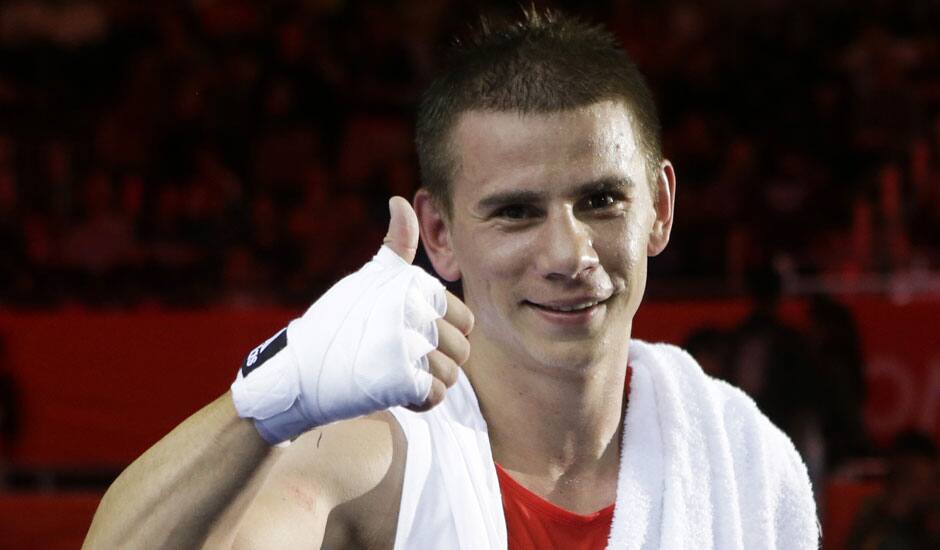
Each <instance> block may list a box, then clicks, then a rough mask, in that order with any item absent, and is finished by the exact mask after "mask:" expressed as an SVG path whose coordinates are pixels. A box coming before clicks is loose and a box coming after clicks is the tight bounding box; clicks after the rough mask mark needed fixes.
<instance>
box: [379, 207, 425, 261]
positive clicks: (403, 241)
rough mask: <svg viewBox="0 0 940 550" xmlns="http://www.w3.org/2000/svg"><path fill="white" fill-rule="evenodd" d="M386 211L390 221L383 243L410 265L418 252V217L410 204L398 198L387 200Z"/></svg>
mask: <svg viewBox="0 0 940 550" xmlns="http://www.w3.org/2000/svg"><path fill="white" fill-rule="evenodd" d="M388 211H389V214H391V219H390V220H389V222H388V233H386V234H385V240H384V241H383V243H384V244H385V245H386V246H388V247H389V248H391V249H392V250H393V251H395V253H396V254H398V255H399V256H401V258H402V259H403V260H405V261H406V262H408V263H409V264H410V263H411V262H413V261H414V259H415V254H416V253H417V252H418V216H417V214H415V211H414V208H412V207H411V204H409V203H408V201H407V200H405V199H403V198H402V197H398V196H395V197H392V198H391V199H389V201H388Z"/></svg>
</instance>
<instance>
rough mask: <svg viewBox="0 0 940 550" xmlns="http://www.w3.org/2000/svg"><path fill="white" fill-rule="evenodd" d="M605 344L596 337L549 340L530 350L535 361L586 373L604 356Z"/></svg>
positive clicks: (563, 370)
mask: <svg viewBox="0 0 940 550" xmlns="http://www.w3.org/2000/svg"><path fill="white" fill-rule="evenodd" d="M603 348H604V344H603V343H602V342H600V341H597V340H594V339H585V340H573V341H548V342H544V343H542V345H538V346H537V348H536V349H532V350H530V354H529V355H530V356H531V357H532V358H533V359H535V361H534V362H535V363H537V364H539V365H542V366H544V367H545V368H546V369H551V370H553V371H559V372H570V373H585V372H586V371H588V370H590V368H591V367H592V366H593V365H596V364H597V363H599V362H600V361H601V359H602V358H603V356H604V353H603V352H604V349H603Z"/></svg>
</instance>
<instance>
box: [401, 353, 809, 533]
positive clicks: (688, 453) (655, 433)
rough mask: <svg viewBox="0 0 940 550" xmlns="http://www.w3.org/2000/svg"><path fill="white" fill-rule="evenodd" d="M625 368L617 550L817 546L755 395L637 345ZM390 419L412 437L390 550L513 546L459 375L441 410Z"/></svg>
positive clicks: (791, 467) (788, 457) (785, 451)
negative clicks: (627, 386)
mask: <svg viewBox="0 0 940 550" xmlns="http://www.w3.org/2000/svg"><path fill="white" fill-rule="evenodd" d="M630 366H631V368H632V369H633V374H632V377H631V384H630V398H629V403H628V406H627V414H626V418H625V420H624V441H623V446H622V448H623V455H622V457H621V465H620V473H619V479H618V486H617V501H616V503H615V507H614V519H613V526H612V528H611V534H610V541H609V544H608V548H609V549H610V550H614V549H616V550H622V549H624V550H626V549H629V550H652V549H657V548H667V549H670V550H672V549H690V550H692V549H694V550H707V549H716V550H726V549H727V550H736V549H741V550H743V549H751V548H761V549H774V548H777V549H784V548H786V549H801V550H802V549H809V548H817V547H818V539H819V525H818V522H817V520H816V508H815V503H814V501H813V495H812V489H811V487H810V483H809V477H808V475H807V473H806V467H805V466H804V464H803V462H802V460H801V459H800V457H799V455H798V454H797V452H796V450H795V449H794V447H793V444H792V443H791V442H790V440H789V439H788V438H787V437H786V435H784V434H783V433H782V432H781V431H780V430H778V429H777V428H776V427H774V426H773V425H772V424H771V423H770V421H769V420H767V418H766V417H765V416H764V415H763V414H761V413H760V412H759V411H758V410H757V407H756V405H755V404H754V402H753V401H752V400H751V399H750V398H749V397H747V396H746V395H745V394H744V393H743V392H741V391H740V390H738V389H736V388H734V387H732V386H730V385H728V384H726V383H724V382H721V381H718V380H715V379H712V378H709V377H708V376H706V375H705V373H704V372H702V370H701V367H699V366H698V364H697V363H695V361H694V360H693V359H692V358H691V357H690V356H689V355H688V354H687V353H685V352H684V351H682V350H681V349H679V348H676V347H674V346H670V345H664V344H647V343H645V342H642V341H639V340H632V341H631V343H630ZM392 413H393V414H394V416H395V417H396V419H397V420H398V422H399V424H401V426H402V430H403V431H404V433H405V436H406V438H407V440H408V456H407V459H406V466H405V480H404V486H403V490H402V502H401V511H400V513H399V518H398V532H397V534H396V540H395V547H394V548H395V550H405V549H409V550H410V549H423V548H447V549H450V548H454V549H458V548H459V549H462V550H463V549H473V550H478V549H484V548H485V549H492V550H503V549H505V548H507V542H506V541H507V537H506V524H505V518H504V516H503V509H502V499H501V496H500V493H499V482H498V480H497V477H496V469H495V465H494V463H493V458H492V451H491V449H490V445H489V439H488V437H487V431H486V422H485V421H484V419H483V417H482V415H481V413H480V408H479V405H478V403H477V400H476V396H475V395H474V394H473V389H472V387H471V386H470V383H469V381H468V380H467V379H466V377H465V376H464V375H463V373H461V375H460V379H459V380H458V382H457V384H456V385H455V386H454V387H453V388H451V389H450V390H449V391H448V394H447V397H446V398H445V400H444V403H443V404H442V405H440V406H439V407H437V408H435V409H432V410H431V411H429V412H427V413H413V412H410V411H408V410H406V409H402V408H395V409H392Z"/></svg>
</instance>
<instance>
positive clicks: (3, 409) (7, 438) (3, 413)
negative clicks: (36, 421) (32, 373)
mask: <svg viewBox="0 0 940 550" xmlns="http://www.w3.org/2000/svg"><path fill="white" fill-rule="evenodd" d="M9 361H10V358H9V355H8V353H7V349H6V343H5V342H4V340H3V338H2V336H0V365H3V367H2V368H0V490H3V489H5V488H6V486H7V483H8V481H9V480H8V473H9V472H8V470H9V466H10V458H11V456H12V454H13V450H14V448H15V447H16V442H17V439H18V438H19V435H20V427H21V426H20V422H21V418H20V414H21V411H20V393H19V387H18V386H17V383H16V379H14V378H13V375H11V374H10V371H9V370H7V367H6V366H7V365H8V364H9Z"/></svg>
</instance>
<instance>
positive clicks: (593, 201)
mask: <svg viewBox="0 0 940 550" xmlns="http://www.w3.org/2000/svg"><path fill="white" fill-rule="evenodd" d="M584 202H585V206H586V207H587V208H589V209H595V210H596V209H600V208H607V207H609V206H613V205H614V203H615V202H617V199H616V197H614V196H613V194H611V193H608V192H604V193H595V194H593V195H590V196H589V197H587V199H585V201H584Z"/></svg>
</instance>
